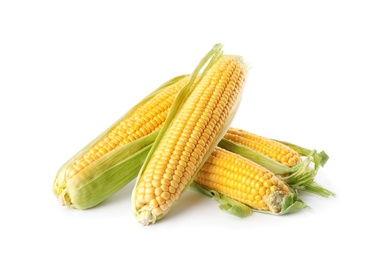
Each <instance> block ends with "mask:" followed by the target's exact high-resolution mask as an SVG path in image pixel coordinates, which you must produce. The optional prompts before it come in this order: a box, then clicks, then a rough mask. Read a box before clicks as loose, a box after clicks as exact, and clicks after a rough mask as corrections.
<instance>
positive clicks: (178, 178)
mask: <svg viewBox="0 0 390 260" xmlns="http://www.w3.org/2000/svg"><path fill="white" fill-rule="evenodd" d="M172 179H173V180H174V181H176V182H177V183H179V182H180V177H179V176H178V174H175V175H173V177H172Z"/></svg>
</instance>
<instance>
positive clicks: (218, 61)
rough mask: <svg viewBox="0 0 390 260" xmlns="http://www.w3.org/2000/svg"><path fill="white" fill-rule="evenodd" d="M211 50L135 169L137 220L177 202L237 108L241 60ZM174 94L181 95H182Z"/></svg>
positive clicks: (242, 79) (146, 221) (147, 218)
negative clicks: (199, 73) (195, 79)
mask: <svg viewBox="0 0 390 260" xmlns="http://www.w3.org/2000/svg"><path fill="white" fill-rule="evenodd" d="M212 52H213V54H212V55H214V56H213V58H212V60H211V61H210V63H209V65H208V67H207V68H206V69H205V71H204V72H203V74H202V76H201V79H200V80H199V82H198V83H196V84H194V86H193V87H192V88H190V86H189V87H188V89H182V90H181V92H182V93H179V97H178V98H177V99H178V106H179V107H178V108H176V107H173V108H172V109H171V111H170V113H172V116H171V118H170V119H167V121H166V122H165V124H164V127H165V129H162V130H161V131H160V134H159V137H158V138H157V139H156V141H155V143H154V145H153V148H152V149H151V152H150V153H149V155H148V158H147V159H146V161H145V164H144V166H143V168H142V169H141V171H140V174H139V178H138V179H137V183H136V186H135V188H134V189H133V196H132V198H133V207H134V209H133V210H134V213H135V215H136V218H137V220H138V221H139V222H140V223H141V224H142V225H149V224H153V223H154V222H155V221H156V220H158V219H160V218H162V217H163V216H164V215H165V214H167V213H168V211H169V210H170V209H171V208H172V206H173V205H174V204H175V203H176V202H177V200H178V199H179V197H180V196H181V194H182V193H183V191H184V190H185V189H186V188H187V187H188V185H189V184H190V183H191V182H192V180H193V178H194V177H195V175H196V173H197V171H198V170H199V169H200V168H201V167H202V165H203V164H204V162H205V161H206V159H207V157H208V156H209V155H210V153H211V152H212V150H213V149H214V148H215V146H216V145H217V144H218V142H219V140H220V139H221V138H222V137H223V135H224V134H225V132H226V131H227V128H228V126H229V125H230V123H231V120H232V118H233V116H234V114H235V111H236V109H237V107H238V104H239V101H240V96H241V92H242V90H243V86H244V82H245V75H246V68H245V65H244V64H243V62H242V60H241V58H239V57H236V56H228V55H223V56H221V55H222V51H220V46H216V47H215V48H214V49H213V50H212ZM213 60H214V61H213ZM194 74H196V73H194ZM180 94H183V95H185V94H187V95H186V96H184V98H182V96H180ZM179 102H182V104H180V103H179Z"/></svg>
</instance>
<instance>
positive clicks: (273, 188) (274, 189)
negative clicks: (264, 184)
mask: <svg viewBox="0 0 390 260" xmlns="http://www.w3.org/2000/svg"><path fill="white" fill-rule="evenodd" d="M269 189H270V190H271V191H272V192H274V191H276V190H277V189H278V188H277V187H276V186H271V188H269Z"/></svg>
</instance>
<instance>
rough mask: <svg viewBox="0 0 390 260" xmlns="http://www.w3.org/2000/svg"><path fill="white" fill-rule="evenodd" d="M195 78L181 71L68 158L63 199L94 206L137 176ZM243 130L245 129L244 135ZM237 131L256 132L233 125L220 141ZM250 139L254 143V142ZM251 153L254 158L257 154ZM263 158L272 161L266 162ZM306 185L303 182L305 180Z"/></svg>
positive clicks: (57, 187)
mask: <svg viewBox="0 0 390 260" xmlns="http://www.w3.org/2000/svg"><path fill="white" fill-rule="evenodd" d="M189 80H190V77H189V76H179V77H176V78H174V79H172V80H171V81H168V82H167V83H165V84H164V85H162V86H161V87H160V88H158V89H157V90H155V91H154V92H152V93H151V94H150V95H149V96H147V97H146V98H145V99H144V100H143V101H141V102H140V103H139V104H138V105H136V106H135V107H133V108H132V109H131V110H130V111H129V112H128V113H126V114H125V115H124V116H123V117H122V118H120V119H119V120H118V121H117V122H116V123H114V124H113V125H112V126H111V127H110V128H109V129H107V130H106V131H105V132H103V133H102V134H101V135H99V136H98V137H97V138H95V140H93V141H92V142H91V143H90V144H88V145H87V146H86V147H84V148H83V149H82V150H81V151H80V152H79V153H77V154H76V155H75V156H73V157H72V158H71V159H70V160H69V161H68V162H67V163H65V164H64V165H63V167H61V169H60V170H59V172H58V174H57V176H56V179H55V182H54V185H53V191H54V193H55V195H56V196H57V197H58V199H59V201H60V202H61V204H63V205H66V206H69V207H73V208H78V209H85V208H90V207H93V206H95V205H97V204H98V203H100V202H101V201H103V200H104V199H106V198H107V197H109V196H110V195H111V194H113V193H115V192H116V191H118V190H119V189H120V188H122V187H123V186H125V185H126V184H127V183H129V182H130V181H131V180H133V179H134V178H135V177H136V175H137V173H138V171H139V169H140V167H141V165H142V163H143V161H144V159H145V157H146V155H147V154H148V151H149V149H150V148H151V146H152V143H153V142H154V139H155V138H156V136H157V135H158V131H159V129H160V128H161V126H162V124H163V122H164V121H165V119H166V116H167V114H168V110H169V108H170V106H171V105H172V103H173V100H174V99H175V97H176V95H177V93H178V91H179V90H180V89H181V88H182V87H183V86H184V85H186V84H187V83H188V82H189ZM237 131H239V133H240V134H241V135H238V134H237ZM234 133H235V134H236V139H235V141H236V142H237V143H240V142H241V143H242V144H244V143H243V142H242V141H241V140H240V138H244V137H245V135H246V134H249V135H253V134H250V133H247V132H245V131H242V130H236V129H230V130H228V133H227V134H226V135H225V139H224V140H223V141H221V143H220V145H221V144H222V145H221V146H222V147H224V146H223V143H224V141H226V142H229V139H230V140H232V138H229V134H234ZM253 136H254V135H253ZM252 141H256V140H255V139H254V140H252ZM279 142H281V141H279ZM285 144H286V145H288V146H291V147H293V149H294V150H299V149H300V151H301V153H302V154H303V155H308V154H309V153H310V152H311V151H310V150H307V149H304V148H301V147H299V146H294V145H292V144H289V143H285ZM246 145H248V146H249V144H248V143H247V144H246ZM230 148H232V147H230ZM236 148H237V147H233V148H232V149H233V150H235V149H236ZM247 151H248V149H246V150H245V149H244V150H242V151H240V149H238V150H237V152H240V153H242V154H243V155H244V156H247V155H248V154H251V152H252V151H251V152H250V153H248V152H247ZM248 157H249V158H250V159H251V156H248ZM252 159H253V158H252ZM254 161H256V160H254ZM262 164H264V165H267V163H264V162H263V163H262ZM271 165H272V166H273V167H275V164H274V162H271ZM271 168H272V167H271ZM285 168H286V167H285ZM285 168H283V169H285ZM290 171H291V170H290ZM280 172H283V171H280ZM299 179H302V178H298V179H297V178H295V179H291V178H290V179H289V184H292V185H293V186H294V183H297V182H299ZM295 186H296V185H295ZM300 187H301V188H302V185H300ZM307 187H308V186H307ZM307 187H306V188H305V189H306V190H307V189H308V188H307ZM295 188H296V187H295ZM314 188H316V187H314ZM316 189H317V188H316ZM316 189H315V190H316ZM317 190H318V189H317ZM317 193H318V192H317Z"/></svg>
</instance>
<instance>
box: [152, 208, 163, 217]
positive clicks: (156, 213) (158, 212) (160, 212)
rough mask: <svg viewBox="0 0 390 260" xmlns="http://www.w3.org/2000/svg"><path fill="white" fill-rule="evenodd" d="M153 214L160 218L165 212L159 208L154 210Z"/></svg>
mask: <svg viewBox="0 0 390 260" xmlns="http://www.w3.org/2000/svg"><path fill="white" fill-rule="evenodd" d="M152 213H153V215H155V216H159V215H161V214H162V213H163V211H162V209H161V208H160V207H158V208H155V209H153V210H152Z"/></svg>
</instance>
